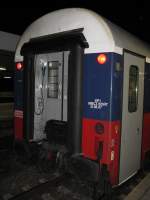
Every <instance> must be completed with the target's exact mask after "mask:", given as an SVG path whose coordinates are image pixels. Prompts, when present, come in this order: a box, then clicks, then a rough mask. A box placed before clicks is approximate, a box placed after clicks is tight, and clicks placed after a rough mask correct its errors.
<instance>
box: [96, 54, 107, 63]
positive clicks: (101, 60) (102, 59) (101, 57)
mask: <svg viewBox="0 0 150 200" xmlns="http://www.w3.org/2000/svg"><path fill="white" fill-rule="evenodd" d="M106 61H107V57H106V55H105V54H103V53H102V54H99V55H98V56H97V62H98V63H99V64H101V65H102V64H105V62H106Z"/></svg>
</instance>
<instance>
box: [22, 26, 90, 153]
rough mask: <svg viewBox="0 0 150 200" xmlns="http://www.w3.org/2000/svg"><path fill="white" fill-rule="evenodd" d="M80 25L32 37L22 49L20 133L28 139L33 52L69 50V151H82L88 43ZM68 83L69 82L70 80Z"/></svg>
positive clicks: (31, 115) (32, 126)
mask: <svg viewBox="0 0 150 200" xmlns="http://www.w3.org/2000/svg"><path fill="white" fill-rule="evenodd" d="M82 31H83V29H78V30H73V31H69V32H68V31H67V32H64V33H59V34H54V35H50V36H45V37H40V38H36V39H31V40H30V41H29V42H28V43H25V44H24V45H23V47H22V49H21V55H22V56H24V66H25V67H24V80H28V81H24V95H23V96H24V103H23V105H24V106H23V113H24V117H23V135H24V139H25V140H26V141H27V142H28V141H30V140H32V139H33V132H34V131H33V130H34V123H33V122H34V67H33V66H34V56H35V55H36V54H41V53H52V52H60V51H70V57H69V63H70V64H71V66H72V67H69V66H70V64H68V74H69V75H68V109H67V110H68V134H69V137H67V140H68V141H67V144H68V149H69V151H70V152H71V153H80V152H81V138H82V134H81V132H82V94H83V92H82V89H83V86H82V84H83V83H82V82H83V78H82V77H83V56H84V48H87V47H88V43H87V41H86V39H85V38H84V35H83V34H82ZM69 83H71V84H69Z"/></svg>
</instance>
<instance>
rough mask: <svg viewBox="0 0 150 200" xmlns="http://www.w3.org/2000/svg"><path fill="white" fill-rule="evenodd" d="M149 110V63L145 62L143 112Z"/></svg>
mask: <svg viewBox="0 0 150 200" xmlns="http://www.w3.org/2000/svg"><path fill="white" fill-rule="evenodd" d="M147 112H150V64H149V63H145V76H144V113H147Z"/></svg>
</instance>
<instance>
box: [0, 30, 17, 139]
mask: <svg viewBox="0 0 150 200" xmlns="http://www.w3.org/2000/svg"><path fill="white" fill-rule="evenodd" d="M18 40H19V35H16V34H12V33H7V32H3V31H0V140H2V138H4V137H5V136H7V135H9V134H10V132H11V131H10V130H9V131H6V129H8V128H9V129H11V130H12V128H13V119H14V117H13V113H14V111H13V107H14V99H13V96H14V94H13V72H14V53H15V48H16V45H17V42H18ZM6 132H7V133H6ZM11 135H12V132H11Z"/></svg>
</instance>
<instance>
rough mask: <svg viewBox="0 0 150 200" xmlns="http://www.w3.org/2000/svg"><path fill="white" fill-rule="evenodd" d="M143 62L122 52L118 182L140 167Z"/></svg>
mask: <svg viewBox="0 0 150 200" xmlns="http://www.w3.org/2000/svg"><path fill="white" fill-rule="evenodd" d="M144 63H145V60H144V58H142V57H138V56H136V55H132V54H130V53H127V52H125V53H124V82H123V109H122V133H121V149H120V175H119V183H122V182H124V181H125V180H127V179H128V178H130V177H131V176H132V175H134V174H135V173H136V172H137V171H138V169H139V168H140V161H141V140H142V119H143V93H144V91H143V90H144Z"/></svg>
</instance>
